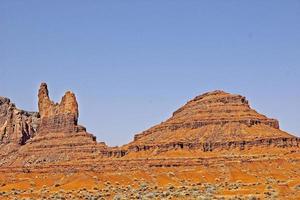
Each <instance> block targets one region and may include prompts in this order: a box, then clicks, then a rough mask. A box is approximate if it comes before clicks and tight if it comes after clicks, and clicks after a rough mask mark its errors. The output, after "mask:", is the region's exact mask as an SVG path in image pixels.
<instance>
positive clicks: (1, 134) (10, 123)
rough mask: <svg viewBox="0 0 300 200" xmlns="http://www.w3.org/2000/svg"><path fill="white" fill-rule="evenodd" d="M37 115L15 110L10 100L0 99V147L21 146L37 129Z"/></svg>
mask: <svg viewBox="0 0 300 200" xmlns="http://www.w3.org/2000/svg"><path fill="white" fill-rule="evenodd" d="M38 122H39V114H38V113H36V112H27V111H24V110H20V109H18V108H16V106H15V104H13V103H11V101H10V99H8V98H5V97H0V145H1V144H9V143H12V144H18V145H23V144H25V142H26V141H27V140H28V139H30V138H32V137H33V136H34V135H35V133H36V131H37V127H38Z"/></svg>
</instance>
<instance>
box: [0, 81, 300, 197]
mask: <svg viewBox="0 0 300 200" xmlns="http://www.w3.org/2000/svg"><path fill="white" fill-rule="evenodd" d="M38 109H39V110H38V112H27V111H24V110H21V109H19V108H17V107H16V106H15V104H13V103H12V102H11V101H10V100H9V99H8V98H5V97H0V173H1V174H0V199H13V198H16V199H20V198H24V199H26V198H33V199H36V198H42V197H45V198H49V199H50V198H54V197H55V198H56V197H57V196H55V195H63V196H64V195H66V196H64V198H65V199H83V198H87V199H93V198H94V199H300V138H298V137H296V136H293V135H291V134H289V133H287V132H284V131H282V130H280V128H279V122H278V121H277V120H275V119H270V118H268V117H266V116H264V115H262V114H259V113H258V112H256V111H255V110H253V109H252V108H251V107H250V105H249V102H248V101H247V99H246V98H245V97H243V96H240V95H234V94H230V93H226V92H223V91H213V92H208V93H205V94H202V95H200V96H197V97H195V98H194V99H192V100H190V101H188V102H187V103H186V104H185V105H184V106H182V107H181V108H179V109H178V110H177V111H175V112H174V113H173V115H172V116H171V117H170V118H169V119H168V120H166V121H164V122H162V123H160V124H158V125H155V126H153V127H152V128H150V129H148V130H146V131H144V132H142V133H139V134H136V135H135V136H134V140H133V141H132V142H130V143H129V144H125V145H123V146H121V147H109V146H107V145H106V144H105V143H104V142H97V140H96V137H95V136H94V135H92V134H90V133H88V132H87V131H86V128H85V127H83V126H81V125H79V124H78V116H79V109H78V103H77V100H76V97H75V95H74V94H73V93H72V92H69V91H68V92H66V93H65V95H64V96H63V97H62V99H61V102H60V103H55V102H53V101H52V100H51V99H50V97H49V92H48V88H47V85H46V84H45V83H42V84H41V86H40V89H39V92H38ZM145 185H146V186H145ZM129 187H130V188H129ZM58 191H59V192H60V193H59V194H57V193H58ZM82 191H84V192H85V194H83V193H82ZM86 193H87V194H88V195H89V196H84V195H87V194H86ZM135 193H137V194H135ZM53 195H54V196H53ZM68 195H69V196H68ZM80 195H81V196H80ZM93 195H94V196H93ZM117 195H119V196H117ZM151 195H152V196H151ZM92 197H93V198H92Z"/></svg>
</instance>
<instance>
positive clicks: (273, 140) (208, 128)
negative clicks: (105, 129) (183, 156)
mask: <svg viewBox="0 0 300 200" xmlns="http://www.w3.org/2000/svg"><path fill="white" fill-rule="evenodd" d="M298 143H299V139H298V138H296V137H294V136H292V135H290V134H288V133H286V132H284V131H281V130H280V129H279V123H278V121H277V120H275V119H270V118H267V117H266V116H264V115H262V114H259V113H257V112H256V111H255V110H253V109H251V107H250V106H249V103H248V101H247V100H246V98H245V97H243V96H240V95H233V94H229V93H226V92H223V91H214V92H208V93H205V94H203V95H200V96H197V97H195V98H194V99H193V100H191V101H189V102H188V103H187V104H186V105H184V106H183V107H181V108H179V109H178V110H177V111H175V112H174V113H173V116H172V117H171V118H170V119H168V120H166V121H165V122H163V123H161V124H159V125H156V126H154V127H152V128H150V129H149V130H146V131H144V132H142V133H141V134H138V135H136V136H135V138H134V141H133V142H132V143H130V144H129V145H127V146H126V147H129V149H132V150H134V149H135V150H136V151H139V150H145V149H146V150H147V149H153V148H158V149H160V150H162V149H164V150H166V149H172V148H193V149H202V150H203V151H208V150H209V151H211V150H213V149H216V148H232V147H239V148H245V146H255V145H256V146H257V145H258V146H259V145H262V146H264V145H268V144H269V145H279V146H285V145H297V144H298Z"/></svg>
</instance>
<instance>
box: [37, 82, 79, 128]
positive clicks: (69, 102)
mask: <svg viewBox="0 0 300 200" xmlns="http://www.w3.org/2000/svg"><path fill="white" fill-rule="evenodd" d="M38 98H39V101H38V107H39V113H40V116H41V124H40V126H39V130H38V131H39V132H41V133H45V132H52V133H55V132H65V133H71V132H80V131H85V128H84V127H82V126H79V125H78V124H77V123H78V116H79V112H78V103H77V100H76V97H75V94H74V93H72V92H70V91H68V92H66V93H65V95H64V96H63V97H62V100H61V102H60V103H54V102H53V101H51V99H50V97H49V92H48V88H47V84H46V83H42V84H41V86H40V89H39V93H38Z"/></svg>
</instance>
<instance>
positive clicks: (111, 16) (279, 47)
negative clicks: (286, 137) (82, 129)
mask: <svg viewBox="0 0 300 200" xmlns="http://www.w3.org/2000/svg"><path fill="white" fill-rule="evenodd" d="M0 76H1V78H0V95H1V96H7V97H9V98H11V100H12V101H14V102H15V103H16V104H17V106H18V107H20V108H23V109H26V110H37V96H36V95H37V90H38V87H39V84H40V82H42V81H45V82H47V83H48V87H49V89H50V95H51V97H52V98H53V99H54V100H55V101H59V100H60V98H61V96H62V95H63V93H64V92H65V91H66V90H69V89H70V90H73V91H74V92H75V93H76V95H77V98H78V100H79V106H80V123H81V124H83V125H85V126H86V127H87V129H88V131H89V132H91V133H93V134H95V135H96V136H97V138H98V140H99V141H105V142H106V143H108V144H109V145H120V144H124V143H127V142H128V141H130V140H132V139H133V135H134V134H135V133H138V132H140V131H142V130H145V129H147V128H149V127H150V126H152V125H154V124H156V123H160V122H161V121H163V120H165V119H167V118H168V117H169V116H170V115H171V113H172V112H173V111H174V110H176V109H177V108H178V107H180V106H181V105H183V104H184V103H185V102H186V101H187V100H189V99H191V98H193V97H194V96H196V95H198V94H201V93H203V92H207V91H210V90H215V89H222V90H225V91H228V92H231V93H239V94H242V95H244V96H246V97H247V98H248V99H249V100H250V103H251V105H252V107H253V108H255V109H256V110H257V111H259V112H261V113H263V114H266V115H267V116H268V117H273V118H277V119H279V120H280V125H281V128H282V129H283V130H286V131H289V132H291V133H294V134H296V135H298V136H300V125H299V124H300V114H299V113H300V1H299V0H287V1H282V0H278V1H276V0H265V1H260V0H255V1H253V0H252V1H250V0H249V1H247V0H245V1H239V0H235V1H227V0H226V1H219V0H215V1H214V0H207V1H204V0H203V1H198V0H194V1H192V0H191V1H183V0H180V1H179V0H169V1H168V0H166V1H161V0H157V1H155V0H153V1H147V0H144V1H142V0H135V1H134V0H129V1H124V0H119V1H117V0H116V1H92V0H90V1H79V0H78V1H76V0H72V1H71V0H70V1H67V0H59V1H58V0H57V1H55V0H54V1H38V0H36V1H29V0H26V1H25V0H23V1H14V0H1V1H0Z"/></svg>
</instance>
